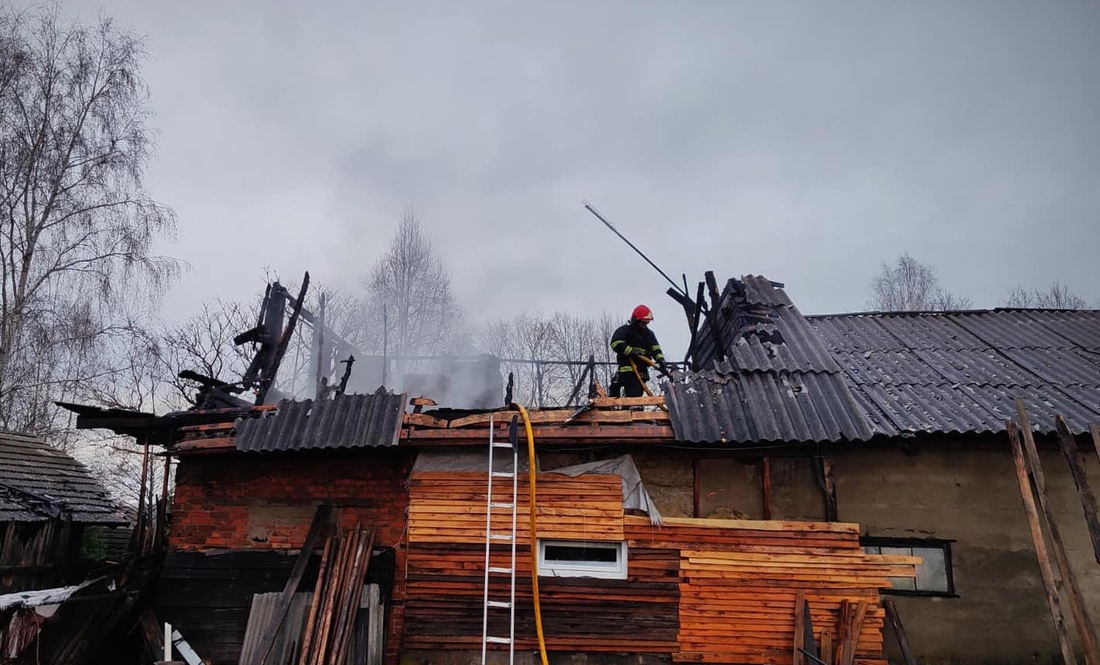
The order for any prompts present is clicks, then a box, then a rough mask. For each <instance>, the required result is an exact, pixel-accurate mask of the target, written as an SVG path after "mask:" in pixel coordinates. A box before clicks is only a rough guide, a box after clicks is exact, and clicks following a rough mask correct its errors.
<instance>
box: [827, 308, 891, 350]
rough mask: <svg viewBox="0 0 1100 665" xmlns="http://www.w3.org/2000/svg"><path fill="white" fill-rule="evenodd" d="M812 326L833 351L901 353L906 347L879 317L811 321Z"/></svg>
mask: <svg viewBox="0 0 1100 665" xmlns="http://www.w3.org/2000/svg"><path fill="white" fill-rule="evenodd" d="M807 320H808V321H809V323H810V326H811V327H812V328H813V329H814V332H816V333H817V335H818V337H820V338H821V340H822V342H823V343H824V344H825V346H826V348H828V349H829V350H830V351H833V352H837V351H850V352H852V353H863V352H865V351H899V350H902V349H904V345H903V344H902V343H901V342H899V341H898V339H897V337H895V336H894V335H892V334H890V331H888V330H887V329H886V327H885V326H883V325H882V324H881V323H880V322H879V317H877V316H863V315H858V314H856V315H851V316H830V317H809V318H808V319H807Z"/></svg>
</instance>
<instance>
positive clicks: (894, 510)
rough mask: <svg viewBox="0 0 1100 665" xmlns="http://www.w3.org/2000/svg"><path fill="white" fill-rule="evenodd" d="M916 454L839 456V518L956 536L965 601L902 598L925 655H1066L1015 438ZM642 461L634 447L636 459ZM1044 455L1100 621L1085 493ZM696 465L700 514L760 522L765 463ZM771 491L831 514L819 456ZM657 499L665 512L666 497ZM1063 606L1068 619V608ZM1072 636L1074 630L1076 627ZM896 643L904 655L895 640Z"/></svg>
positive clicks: (884, 448) (797, 516)
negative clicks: (1012, 443)
mask: <svg viewBox="0 0 1100 665" xmlns="http://www.w3.org/2000/svg"><path fill="white" fill-rule="evenodd" d="M915 450H916V452H915V453H914V454H907V453H905V452H903V451H902V450H901V448H900V447H899V446H897V445H896V444H892V443H891V444H885V445H880V446H873V447H860V448H847V449H841V450H838V451H834V452H833V453H832V457H833V459H834V465H835V466H834V476H835V478H836V491H837V505H838V518H839V520H840V521H842V522H856V523H858V524H859V525H860V528H861V532H862V533H863V534H864V535H865V536H891V537H900V538H942V539H950V540H955V541H956V542H955V543H953V544H952V547H951V555H952V564H953V572H954V582H955V591H956V594H957V596H958V597H956V598H945V597H913V596H902V595H896V596H894V599H895V602H896V603H897V607H898V611H899V613H900V615H901V618H902V621H903V622H904V624H905V627H906V629H907V631H908V633H909V639H910V643H911V645H912V646H913V648H914V650H915V651H916V652H917V655H918V656H919V657H920V658H921V659H922V660H925V661H930V660H942V661H949V662H973V663H977V662H1006V663H1007V662H1013V663H1019V662H1025V661H1026V662H1041V663H1046V662H1050V661H1051V660H1052V659H1055V660H1058V659H1060V658H1059V657H1058V653H1059V651H1058V645H1057V642H1056V640H1055V637H1054V630H1053V628H1052V624H1051V619H1050V611H1049V609H1048V606H1047V602H1046V596H1045V593H1044V587H1043V582H1042V578H1041V577H1040V573H1039V566H1038V564H1037V562H1036V558H1035V552H1034V548H1033V546H1032V542H1031V536H1030V533H1029V531H1028V524H1027V516H1026V513H1025V512H1024V507H1023V501H1022V499H1021V498H1020V489H1019V485H1018V484H1017V480H1016V473H1015V467H1014V466H1013V463H1012V457H1011V454H1010V453H1009V450H1008V443H1007V441H1001V442H997V441H993V440H990V441H987V442H984V443H983V445H982V447H977V448H976V447H974V446H963V445H960V443H959V442H958V441H950V440H941V441H928V442H925V443H922V444H921V445H920V446H919V447H917V448H916V449H915ZM642 456H643V454H642V453H641V452H637V451H636V452H635V457H636V459H637V458H641V457H642ZM1040 456H1041V458H1042V462H1043V469H1044V471H1045V475H1046V480H1047V489H1048V494H1049V498H1050V502H1051V505H1052V507H1053V509H1054V510H1055V511H1056V514H1057V518H1058V527H1059V529H1060V530H1061V533H1062V537H1063V540H1064V542H1065V545H1066V548H1067V550H1068V552H1069V556H1070V558H1071V560H1072V565H1073V567H1074V570H1075V572H1076V574H1077V578H1078V581H1079V582H1080V583H1081V585H1082V587H1083V591H1084V594H1085V596H1086V602H1087V604H1088V605H1089V609H1090V611H1091V613H1092V617H1093V619H1094V620H1097V621H1100V565H1098V564H1097V563H1096V561H1095V559H1094V558H1093V551H1092V546H1091V543H1090V541H1089V537H1088V530H1087V527H1086V524H1085V520H1084V516H1083V511H1082V508H1081V502H1080V498H1079V496H1078V494H1077V491H1076V489H1075V487H1074V484H1073V479H1072V477H1071V476H1070V474H1069V469H1068V466H1067V465H1066V461H1065V459H1064V458H1063V457H1062V455H1061V453H1060V452H1059V451H1058V450H1056V449H1054V448H1050V449H1044V450H1042V451H1041V455H1040ZM1088 457H1089V463H1088V466H1087V471H1088V475H1089V478H1090V480H1091V481H1092V483H1093V486H1094V490H1100V464H1098V463H1097V459H1096V456H1095V455H1089V456H1088ZM644 466H645V467H647V468H649V473H648V474H646V473H643V478H644V479H645V480H646V483H647V485H648V484H649V482H650V480H649V477H647V476H659V475H660V473H659V472H658V471H656V470H655V469H654V468H653V465H652V464H646V465H644ZM639 467H643V464H642V463H641V462H639ZM695 468H696V469H697V472H698V487H699V494H700V495H699V497H698V503H699V517H735V518H737V517H739V518H747V519H759V518H760V517H761V516H762V513H763V509H762V506H763V503H762V464H761V462H760V458H759V457H752V456H747V457H744V458H743V459H740V460H737V459H730V458H729V457H728V456H727V457H725V458H709V459H708V458H701V460H700V462H699V463H698V464H697V465H696V467H695ZM771 488H772V518H773V519H791V520H802V519H807V520H821V519H824V517H825V513H824V501H823V496H822V491H821V489H820V487H819V484H818V481H817V477H816V474H815V471H814V465H813V461H812V458H809V457H789V456H787V457H777V456H772V457H771ZM655 499H657V504H658V508H660V509H661V510H664V505H662V501H661V498H660V495H657V496H655ZM1063 611H1064V613H1065V615H1066V617H1067V622H1070V612H1069V608H1068V606H1067V605H1065V602H1064V601H1063ZM1069 630H1070V632H1071V634H1073V633H1074V629H1073V626H1072V623H1070V625H1069ZM886 643H887V645H888V648H889V649H890V650H896V646H895V644H894V642H893V638H892V637H891V636H887V640H886ZM1078 653H1081V652H1080V650H1079V651H1078ZM894 655H896V654H894Z"/></svg>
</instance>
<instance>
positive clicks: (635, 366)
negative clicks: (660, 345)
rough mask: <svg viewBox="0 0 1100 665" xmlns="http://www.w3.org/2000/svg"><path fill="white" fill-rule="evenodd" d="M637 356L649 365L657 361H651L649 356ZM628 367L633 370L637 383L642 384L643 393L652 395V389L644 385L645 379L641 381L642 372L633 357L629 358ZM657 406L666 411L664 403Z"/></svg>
mask: <svg viewBox="0 0 1100 665" xmlns="http://www.w3.org/2000/svg"><path fill="white" fill-rule="evenodd" d="M638 357H639V358H641V359H642V360H643V361H644V362H645V363H647V364H648V365H649V366H650V367H656V366H657V363H655V362H653V361H652V360H650V359H649V358H646V357H645V356H638ZM630 369H632V370H634V376H636V377H638V383H640V384H642V390H644V391H645V394H647V395H649V396H650V397H653V391H652V390H650V389H649V386H648V385H646V382H645V381H642V374H641V372H639V371H638V363H636V362H634V359H633V358H631V359H630ZM659 406H660V407H661V408H662V409H664V410H665V411H668V407H667V406H665V405H664V404H661V405H659Z"/></svg>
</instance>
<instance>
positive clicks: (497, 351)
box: [480, 312, 620, 406]
mask: <svg viewBox="0 0 1100 665" xmlns="http://www.w3.org/2000/svg"><path fill="white" fill-rule="evenodd" d="M619 325H620V322H619V321H618V319H617V318H616V317H614V316H612V315H610V314H607V313H604V314H603V315H602V316H601V317H600V318H598V319H591V318H586V317H581V316H574V315H571V314H564V313H561V312H557V313H555V314H554V315H553V316H550V317H547V316H545V315H543V314H542V313H540V312H534V313H523V314H520V315H518V316H516V317H514V318H512V319H509V320H500V321H494V322H492V323H490V324H489V325H488V326H487V327H486V328H485V330H484V331H483V332H482V334H481V339H480V345H481V348H482V349H484V350H485V351H486V352H488V353H491V354H493V355H495V356H497V357H498V358H502V359H504V362H503V364H502V371H504V372H505V373H508V372H511V373H512V374H513V375H514V377H515V381H516V392H515V397H516V399H517V400H519V401H521V402H525V403H528V404H535V405H543V406H547V405H555V404H559V405H560V404H564V403H565V401H566V400H567V399H568V397H569V395H570V393H571V392H572V390H573V388H574V387H575V386H576V384H577V382H578V381H579V380H580V377H581V374H582V373H583V372H584V365H583V363H584V362H586V361H587V360H588V357H589V356H590V355H591V356H594V357H595V360H596V362H597V363H599V364H598V365H597V367H596V378H597V379H598V380H599V381H600V382H601V383H602V384H603V386H604V387H605V388H606V387H607V386H608V385H609V383H610V380H611V378H612V376H613V375H614V371H613V369H609V367H608V366H609V365H610V364H611V363H613V362H614V360H615V355H614V353H612V352H611V347H610V344H611V335H612V334H613V333H614V332H615V329H616V328H618V327H619Z"/></svg>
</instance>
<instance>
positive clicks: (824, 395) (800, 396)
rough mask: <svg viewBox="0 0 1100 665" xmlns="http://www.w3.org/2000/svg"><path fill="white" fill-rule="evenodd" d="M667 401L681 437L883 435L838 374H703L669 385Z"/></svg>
mask: <svg viewBox="0 0 1100 665" xmlns="http://www.w3.org/2000/svg"><path fill="white" fill-rule="evenodd" d="M665 400H666V402H667V404H668V407H669V416H670V420H671V421H672V428H673V430H674V431H675V432H676V439H677V440H678V441H685V442H693V443H753V442H758V441H791V442H811V441H815V442H824V441H841V440H862V439H868V438H870V437H871V436H873V435H874V434H876V433H879V432H876V431H875V428H874V426H873V424H872V423H871V421H870V420H869V419H868V418H867V417H866V416H864V415H863V413H862V411H861V410H860V408H859V406H858V404H857V403H856V401H855V398H854V397H853V396H852V394H851V393H850V391H849V390H848V388H847V386H845V385H844V382H843V380H842V379H841V378H840V377H839V376H838V375H830V374H814V373H810V374H773V373H765V372H748V373H743V374H739V375H737V376H729V375H722V374H716V373H713V372H705V373H699V374H693V375H691V376H690V377H689V378H688V380H687V381H686V382H681V383H673V384H668V385H666V386H665ZM882 433H885V432H882Z"/></svg>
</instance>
